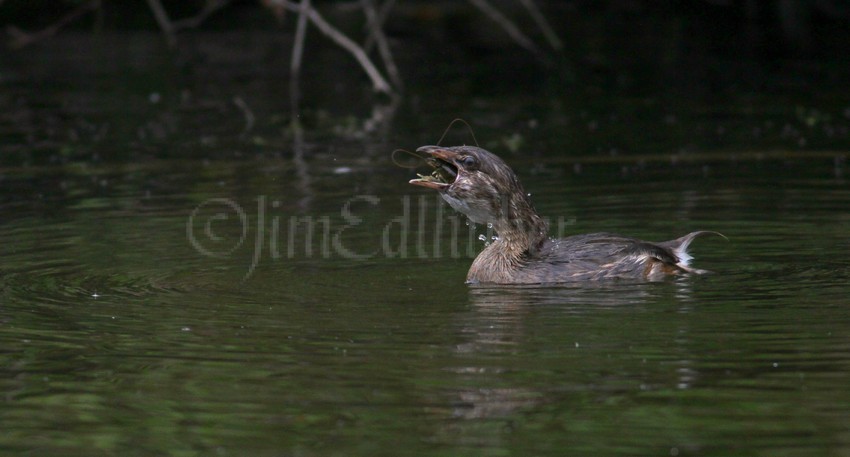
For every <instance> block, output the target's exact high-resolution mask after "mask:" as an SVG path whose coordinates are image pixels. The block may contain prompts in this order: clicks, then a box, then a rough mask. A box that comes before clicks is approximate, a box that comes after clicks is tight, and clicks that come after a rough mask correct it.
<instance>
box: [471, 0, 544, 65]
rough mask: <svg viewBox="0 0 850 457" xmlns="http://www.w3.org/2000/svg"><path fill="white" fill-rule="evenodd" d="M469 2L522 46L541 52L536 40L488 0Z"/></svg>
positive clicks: (536, 52) (472, 0)
mask: <svg viewBox="0 0 850 457" xmlns="http://www.w3.org/2000/svg"><path fill="white" fill-rule="evenodd" d="M469 3H472V5H473V6H475V7H476V8H478V9H479V10H481V11H482V12H483V13H484V14H486V15H487V16H489V17H490V19H492V20H493V21H494V22H495V23H497V24H499V25H500V26H501V27H502V28H503V29H504V30H505V32H507V33H508V35H510V37H511V38H513V39H514V41H516V42H517V44H518V45H520V46H522V47H523V48H525V49H528V50H529V51H531V52H533V53H535V54H539V53H540V50H539V49H537V46H535V44H534V42H533V41H531V39H530V38H528V37H527V36H525V34H524V33H522V31H521V30H520V29H519V27H517V26H516V24H514V23H513V22H512V21H511V20H510V19H508V18H507V17H505V16H504V15H503V14H502V13H500V12H499V10H497V9H496V8H494V7H493V5H491V4H490V3H488V2H487V0H469Z"/></svg>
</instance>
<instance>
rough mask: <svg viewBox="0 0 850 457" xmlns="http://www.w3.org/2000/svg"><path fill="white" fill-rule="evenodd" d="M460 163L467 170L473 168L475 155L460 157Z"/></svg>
mask: <svg viewBox="0 0 850 457" xmlns="http://www.w3.org/2000/svg"><path fill="white" fill-rule="evenodd" d="M460 164H461V165H463V168H466V169H467V170H469V169H471V168H475V165H476V162H475V157H472V156H466V157H464V158H462V159H460Z"/></svg>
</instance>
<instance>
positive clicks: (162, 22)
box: [148, 0, 177, 48]
mask: <svg viewBox="0 0 850 457" xmlns="http://www.w3.org/2000/svg"><path fill="white" fill-rule="evenodd" d="M148 7H149V8H150V9H151V12H152V13H153V17H154V18H155V19H156V23H157V24H159V29H160V30H162V34H163V35H164V36H165V42H166V43H168V47H170V48H173V47H174V46H175V45H176V44H177V37H175V36H174V24H172V23H171V19H170V18H169V17H168V12H167V11H165V8H163V7H162V3H160V1H159V0H148Z"/></svg>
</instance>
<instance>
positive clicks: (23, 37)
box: [0, 0, 100, 49]
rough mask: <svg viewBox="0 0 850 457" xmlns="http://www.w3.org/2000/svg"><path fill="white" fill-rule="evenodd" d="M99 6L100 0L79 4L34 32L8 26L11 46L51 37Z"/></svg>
mask: <svg viewBox="0 0 850 457" xmlns="http://www.w3.org/2000/svg"><path fill="white" fill-rule="evenodd" d="M0 3H2V0H0ZM98 8H100V0H91V1H90V2H88V3H84V4H82V5H80V6H78V7H77V8H75V9H74V10H73V11H71V12H70V13H68V14H66V15H65V16H62V17H61V18H60V19H59V20H58V21H56V22H54V23H53V24H51V25H50V26H48V27H46V28H44V29H42V30H39V31H38V32H33V33H28V32H24V31H23V30H21V29H19V28H17V27H15V26H13V25H10V26H7V27H6V33H8V34H9V36H11V38H12V40H11V41H10V42H9V47H10V48H12V49H20V48H23V47H24V46H27V45H30V44H32V43H35V42H37V41H40V40H43V39H46V38H49V37H51V36H53V35H55V34H56V33H57V32H59V30H60V29H62V27H64V26H66V25H68V24H70V23H71V22H73V21H75V20H77V19H78V18H79V17H81V16H82V15H83V14H85V13H87V12H88V11H95V10H97V9H98Z"/></svg>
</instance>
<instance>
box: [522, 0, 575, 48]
mask: <svg viewBox="0 0 850 457" xmlns="http://www.w3.org/2000/svg"><path fill="white" fill-rule="evenodd" d="M519 2H520V3H522V6H524V7H525V9H527V10H528V14H530V15H531V18H532V19H534V22H536V23H537V26H538V27H540V31H542V32H543V36H544V37H546V41H548V42H549V46H552V49H554V50H556V51H560V50H561V49H563V47H564V44H563V43H562V42H561V39H560V38H558V35H557V34H556V33H555V31H554V30H552V27H551V26H550V25H549V21H547V20H546V17H545V16H543V13H541V12H540V8H538V7H537V4H536V3H534V0H519Z"/></svg>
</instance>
